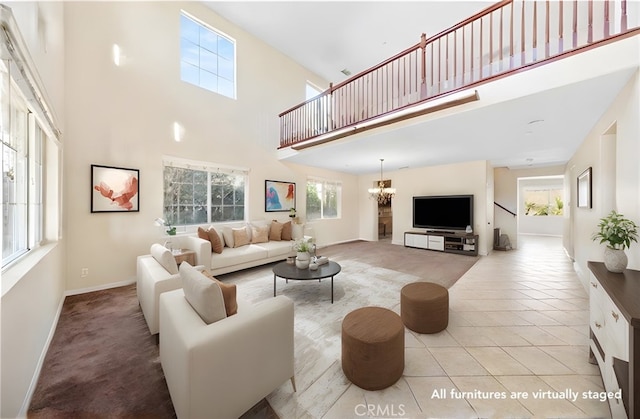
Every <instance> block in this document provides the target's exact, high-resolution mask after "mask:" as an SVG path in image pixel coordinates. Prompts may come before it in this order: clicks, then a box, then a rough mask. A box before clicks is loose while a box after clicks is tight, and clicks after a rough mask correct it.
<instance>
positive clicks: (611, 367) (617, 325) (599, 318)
mask: <svg viewBox="0 0 640 419" xmlns="http://www.w3.org/2000/svg"><path fill="white" fill-rule="evenodd" d="M588 267H589V270H590V271H591V274H590V277H589V332H590V333H589V335H590V344H589V359H590V361H591V362H592V363H594V364H595V363H597V364H598V367H599V368H600V375H601V376H602V381H603V383H604V387H605V390H606V391H607V392H614V393H615V392H619V391H620V390H622V400H620V399H617V398H615V397H614V398H610V399H609V406H610V408H611V416H612V417H613V418H626V417H628V418H640V271H635V270H631V269H626V270H625V271H624V272H623V273H612V272H609V271H608V270H607V268H606V267H605V266H604V263H602V262H588Z"/></svg>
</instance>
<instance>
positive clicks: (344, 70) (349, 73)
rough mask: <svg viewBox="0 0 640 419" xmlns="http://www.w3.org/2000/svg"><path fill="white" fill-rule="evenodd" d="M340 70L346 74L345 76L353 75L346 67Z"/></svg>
mask: <svg viewBox="0 0 640 419" xmlns="http://www.w3.org/2000/svg"><path fill="white" fill-rule="evenodd" d="M340 72H341V73H342V74H344V75H345V76H350V75H351V71H349V70H347V69H346V68H344V69H342V70H341V71H340Z"/></svg>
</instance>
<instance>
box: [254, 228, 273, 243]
mask: <svg viewBox="0 0 640 419" xmlns="http://www.w3.org/2000/svg"><path fill="white" fill-rule="evenodd" d="M268 241H269V226H251V243H266V242H268Z"/></svg>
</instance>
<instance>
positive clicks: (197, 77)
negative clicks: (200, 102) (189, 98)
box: [180, 12, 236, 99]
mask: <svg viewBox="0 0 640 419" xmlns="http://www.w3.org/2000/svg"><path fill="white" fill-rule="evenodd" d="M180 78H181V79H182V81H185V82H187V83H191V84H195V85H196V86H199V87H202V88H203V89H207V90H210V91H212V92H216V93H219V94H221V95H224V96H227V97H230V98H232V99H235V97H236V43H235V40H233V39H231V38H230V37H228V36H226V35H224V34H222V33H221V32H218V31H216V30H214V29H213V28H211V27H209V26H206V25H205V24H204V23H201V22H199V21H197V20H196V19H195V18H194V17H192V16H189V15H187V14H186V13H185V12H182V13H181V14H180Z"/></svg>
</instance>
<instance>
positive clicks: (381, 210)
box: [375, 179, 393, 241]
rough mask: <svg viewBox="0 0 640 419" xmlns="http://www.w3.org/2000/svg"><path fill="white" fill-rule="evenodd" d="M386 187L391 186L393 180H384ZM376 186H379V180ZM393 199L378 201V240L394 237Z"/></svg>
mask: <svg viewBox="0 0 640 419" xmlns="http://www.w3.org/2000/svg"><path fill="white" fill-rule="evenodd" d="M383 182H384V187H385V188H390V187H391V180H390V179H387V180H384V181H383ZM375 186H376V187H378V186H379V182H376V184H375ZM392 200H393V199H389V200H388V201H386V202H379V201H378V241H380V240H389V241H391V238H392V237H393V211H392V206H391V202H392Z"/></svg>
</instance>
